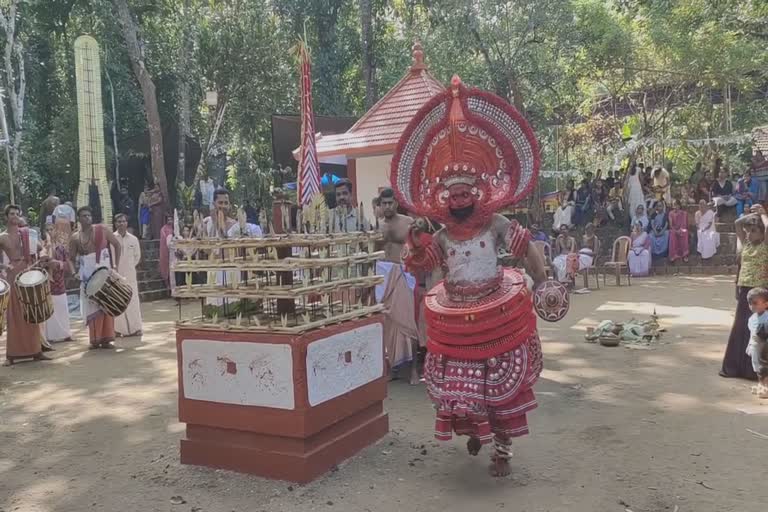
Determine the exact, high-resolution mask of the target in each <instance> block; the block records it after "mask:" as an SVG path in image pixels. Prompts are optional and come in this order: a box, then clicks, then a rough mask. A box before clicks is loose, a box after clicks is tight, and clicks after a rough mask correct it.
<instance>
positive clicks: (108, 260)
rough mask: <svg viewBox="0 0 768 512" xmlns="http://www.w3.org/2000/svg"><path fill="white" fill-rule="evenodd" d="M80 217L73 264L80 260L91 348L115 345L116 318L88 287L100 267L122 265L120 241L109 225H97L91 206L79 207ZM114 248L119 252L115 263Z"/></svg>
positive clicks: (71, 247)
mask: <svg viewBox="0 0 768 512" xmlns="http://www.w3.org/2000/svg"><path fill="white" fill-rule="evenodd" d="M77 219H78V221H79V222H80V231H77V232H75V233H74V234H73V235H72V237H71V238H70V242H69V258H70V261H72V263H73V265H74V263H75V262H77V264H78V267H79V271H80V310H81V311H82V312H83V317H84V318H85V321H86V324H87V325H88V339H89V341H90V348H92V349H97V348H114V346H113V345H112V342H113V341H114V339H115V319H114V317H111V316H109V315H107V314H106V313H104V312H103V311H102V310H101V308H99V306H98V305H97V304H96V303H95V302H93V301H91V300H89V299H88V297H87V296H86V294H85V286H86V283H87V282H88V279H90V278H91V276H92V275H93V273H94V272H95V271H96V270H97V269H99V268H102V267H106V268H114V267H115V266H119V265H120V255H121V254H120V253H121V250H120V242H118V241H117V238H115V235H113V234H112V230H110V229H108V228H107V226H104V225H102V224H93V217H92V213H91V209H90V207H88V206H81V207H80V208H78V210H77ZM110 247H111V248H112V251H113V253H114V255H115V259H114V262H113V261H112V257H111V253H110Z"/></svg>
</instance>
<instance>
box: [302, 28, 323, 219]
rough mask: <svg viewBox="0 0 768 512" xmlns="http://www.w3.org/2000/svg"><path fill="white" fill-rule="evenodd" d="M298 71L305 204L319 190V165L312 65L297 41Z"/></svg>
mask: <svg viewBox="0 0 768 512" xmlns="http://www.w3.org/2000/svg"><path fill="white" fill-rule="evenodd" d="M298 54H299V73H300V75H301V155H300V157H299V169H298V173H297V175H298V181H299V190H298V192H299V196H298V197H299V202H300V203H301V205H302V206H303V205H307V204H309V203H310V202H311V201H312V198H313V197H314V196H315V194H318V193H319V192H320V165H319V163H318V161H317V147H316V146H315V115H314V113H313V111H312V65H311V63H310V61H309V51H308V49H307V45H306V44H304V42H303V41H299V45H298Z"/></svg>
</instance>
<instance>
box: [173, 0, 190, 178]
mask: <svg viewBox="0 0 768 512" xmlns="http://www.w3.org/2000/svg"><path fill="white" fill-rule="evenodd" d="M189 10H190V0H184V4H183V11H182V14H181V17H182V38H181V51H180V54H179V73H178V76H179V77H180V80H181V82H180V83H179V143H178V148H177V149H178V152H179V160H178V163H177V167H176V190H177V191H178V190H181V186H182V185H184V184H185V178H186V169H187V162H186V158H187V134H188V133H189V115H190V112H189V109H190V107H189V81H188V80H187V66H188V63H189V56H190V53H191V43H192V37H191V36H192V35H191V34H190V32H191V31H190V26H189V25H190V17H191V13H190V11H189Z"/></svg>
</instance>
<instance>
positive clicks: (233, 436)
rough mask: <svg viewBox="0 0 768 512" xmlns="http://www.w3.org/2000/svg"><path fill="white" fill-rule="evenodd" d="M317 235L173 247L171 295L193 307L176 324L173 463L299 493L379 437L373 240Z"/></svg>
mask: <svg viewBox="0 0 768 512" xmlns="http://www.w3.org/2000/svg"><path fill="white" fill-rule="evenodd" d="M307 229H308V230H309V228H307ZM326 230H327V231H330V232H325V233H322V232H309V233H293V234H280V235H267V236H266V237H263V238H231V239H220V238H211V239H202V240H178V241H176V242H175V246H176V249H178V250H179V251H181V252H183V253H184V255H185V257H183V258H182V259H181V260H180V261H178V262H177V263H176V265H175V267H174V270H175V271H177V272H185V273H188V278H187V284H186V286H185V285H182V286H180V287H177V288H176V289H175V290H174V295H175V296H177V297H186V298H193V297H196V298H201V300H202V301H203V314H202V315H201V316H200V317H198V318H185V319H180V321H179V322H178V324H177V334H176V343H177V351H178V368H179V419H180V421H182V422H183V423H186V424H187V426H186V435H185V437H184V439H182V441H181V462H182V463H184V464H195V465H201V466H209V467H215V468H223V469H229V470H233V471H239V472H244V473H252V474H256V475H260V476H264V477H267V478H275V479H281V480H289V481H295V482H309V481H311V480H313V479H315V478H317V477H318V476H320V475H322V474H323V473H325V472H327V471H328V470H329V469H331V468H332V467H333V466H335V465H336V464H338V463H340V462H341V461H343V460H344V459H347V458H348V457H350V456H352V455H354V454H355V453H357V452H358V451H359V450H361V449H362V448H364V447H366V446H368V445H370V444H372V443H374V442H375V441H376V440H378V439H380V438H381V437H382V436H384V435H385V434H386V433H387V432H388V418H387V414H386V413H385V412H384V409H383V400H384V399H385V398H386V393H387V387H386V386H387V384H386V381H387V379H386V363H385V357H384V348H383V339H382V331H383V329H382V315H381V311H382V306H381V305H379V304H375V302H374V300H373V296H374V293H373V287H374V286H375V285H377V284H380V283H381V282H382V278H381V277H380V276H376V275H375V274H374V268H375V262H376V260H377V259H378V258H380V257H381V253H379V252H376V251H374V250H373V247H374V242H375V241H376V240H377V236H378V235H376V234H375V233H371V232H363V231H359V232H354V233H346V232H345V233H333V232H332V230H330V229H329V228H326ZM313 231H314V230H313ZM195 254H197V256H195ZM201 254H202V255H204V257H201ZM200 273H203V275H205V276H206V279H205V284H194V281H195V278H194V276H197V277H198V279H197V280H198V281H199V280H200V279H199V277H200ZM211 306H213V308H212V309H211Z"/></svg>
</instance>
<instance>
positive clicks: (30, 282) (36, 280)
mask: <svg viewBox="0 0 768 512" xmlns="http://www.w3.org/2000/svg"><path fill="white" fill-rule="evenodd" d="M46 279H48V276H46V275H45V272H43V271H42V270H34V269H33V270H27V271H26V272H22V273H21V274H19V277H18V278H17V282H18V283H19V284H20V285H22V286H35V285H37V284H40V283H42V282H45V280H46Z"/></svg>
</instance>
